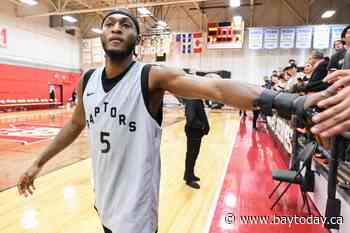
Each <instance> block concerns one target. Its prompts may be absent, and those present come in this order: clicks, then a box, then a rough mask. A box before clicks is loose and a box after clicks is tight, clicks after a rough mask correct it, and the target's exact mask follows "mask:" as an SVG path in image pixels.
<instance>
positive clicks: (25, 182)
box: [17, 164, 41, 197]
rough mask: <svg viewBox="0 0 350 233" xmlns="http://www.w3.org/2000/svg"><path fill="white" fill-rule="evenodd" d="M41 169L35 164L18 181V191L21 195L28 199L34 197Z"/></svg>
mask: <svg viewBox="0 0 350 233" xmlns="http://www.w3.org/2000/svg"><path fill="white" fill-rule="evenodd" d="M40 170H41V168H40V167H39V166H37V165H36V164H33V165H32V166H31V167H30V168H29V169H28V170H27V171H26V172H25V173H24V174H23V175H22V176H21V177H20V178H19V180H18V183H17V189H18V192H19V194H20V195H24V196H25V197H28V195H29V194H30V195H33V192H34V190H35V186H34V180H35V178H36V176H37V175H38V173H39V172H40Z"/></svg>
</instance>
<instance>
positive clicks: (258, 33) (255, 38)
mask: <svg viewBox="0 0 350 233" xmlns="http://www.w3.org/2000/svg"><path fill="white" fill-rule="evenodd" d="M263 36H264V29H263V28H249V48H250V49H262V48H263Z"/></svg>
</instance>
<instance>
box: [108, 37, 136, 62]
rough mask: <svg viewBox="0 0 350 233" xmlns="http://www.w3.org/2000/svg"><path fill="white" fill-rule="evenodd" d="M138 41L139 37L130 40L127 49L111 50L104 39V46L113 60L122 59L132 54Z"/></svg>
mask: <svg viewBox="0 0 350 233" xmlns="http://www.w3.org/2000/svg"><path fill="white" fill-rule="evenodd" d="M136 43H137V39H134V40H130V41H129V42H128V44H127V49H126V50H125V51H114V50H109V49H107V48H106V44H105V42H103V41H102V47H103V50H104V51H105V53H106V55H107V56H108V57H109V59H111V60H112V61H122V60H124V59H126V58H127V57H129V56H130V54H132V53H133V52H134V50H135V46H136Z"/></svg>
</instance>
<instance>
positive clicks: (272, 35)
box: [264, 28, 279, 49]
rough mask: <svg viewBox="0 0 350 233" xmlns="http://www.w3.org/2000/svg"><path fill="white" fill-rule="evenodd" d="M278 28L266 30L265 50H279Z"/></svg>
mask: <svg viewBox="0 0 350 233" xmlns="http://www.w3.org/2000/svg"><path fill="white" fill-rule="evenodd" d="M278 36H279V30H278V28H266V29H265V31H264V48H265V49H277V48H278Z"/></svg>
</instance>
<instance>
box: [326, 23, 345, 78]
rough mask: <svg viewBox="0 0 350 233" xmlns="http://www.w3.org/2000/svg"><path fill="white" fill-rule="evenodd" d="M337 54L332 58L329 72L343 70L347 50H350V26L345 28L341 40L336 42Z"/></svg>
mask: <svg viewBox="0 0 350 233" xmlns="http://www.w3.org/2000/svg"><path fill="white" fill-rule="evenodd" d="M334 48H335V51H336V52H335V53H334V54H333V55H332V56H331V59H330V62H329V65H328V67H327V69H328V72H332V71H334V70H340V69H342V66H343V63H344V56H345V52H346V48H350V26H347V27H346V28H344V30H343V32H342V34H341V40H336V41H335V42H334Z"/></svg>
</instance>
